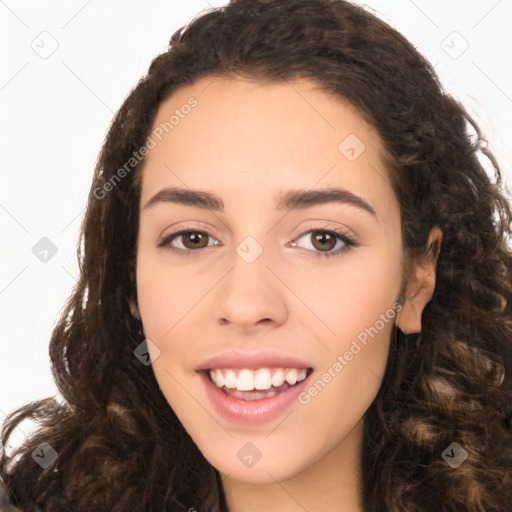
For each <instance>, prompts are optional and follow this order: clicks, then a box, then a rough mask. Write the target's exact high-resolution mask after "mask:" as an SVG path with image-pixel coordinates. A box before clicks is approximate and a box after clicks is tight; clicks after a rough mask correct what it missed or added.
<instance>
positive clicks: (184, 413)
mask: <svg viewBox="0 0 512 512" xmlns="http://www.w3.org/2000/svg"><path fill="white" fill-rule="evenodd" d="M191 98H192V99H191ZM186 105H189V107H186ZM190 105H193V106H190ZM172 116H174V118H172ZM171 118H172V120H171V121H170V122H169V120H170V119H171ZM165 123H167V125H165ZM162 127H166V129H163V128H162ZM152 139H153V141H154V144H152V146H153V147H152V149H151V150H150V151H149V154H148V155H147V157H146V161H145V165H144V169H143V174H142V195H141V203H140V226H139V238H138V249H137V294H138V305H139V312H140V315H141V318H142V322H143V326H144V333H145V336H146V338H147V339H148V340H150V342H148V345H149V349H150V354H151V357H152V360H153V363H152V367H153V371H154V373H155V376H156V379H157V381H158V384H159V386H160V388H161V390H162V392H163V394H164V395H165V397H166V398H167V400H168V402H169V405H170V406H171V407H172V408H173V410H174V411H175V413H176V414H177V416H178V417H179V419H180V421H181V422H182V424H183V425H184V427H185V428H186V430H187V431H188V432H189V434H190V435H191V437H192V438H193V440H194V441H195V443H196V444H197V445H198V447H199V449H200V450H201V451H202V452H203V454H204V456H205V457H206V458H207V459H208V461H209V462H210V463H211V464H212V465H213V466H214V467H216V468H217V469H218V470H219V471H220V472H221V473H222V474H223V475H229V476H230V478H234V479H238V480H241V481H245V482H255V483H256V482H258V483H263V482H270V481H271V480H274V479H275V480H284V479H287V478H290V477H293V476H294V475H298V474H300V473H302V472H304V471H308V470H312V469H313V468H315V467H319V466H320V465H322V464H329V463H333V464H334V463H336V464H340V463H342V462H343V463H347V464H351V463H355V461H356V459H357V457H358V456H359V453H360V452H359V449H360V445H361V433H362V426H363V420H362V418H363V415H364V413H365V411H366V410H367V409H368V407H369V405H370V404H371V402H372V400H373V399H374V398H375V396H376V394H377V391H378V389H379V386H380V384H381V380H382V376H383V373H384V368H385V365H386V361H387V356H388V349H389V345H390V335H391V332H392V326H393V323H394V321H395V316H396V313H397V311H398V310H399V309H400V308H401V306H400V305H398V304H397V298H398V296H399V292H400V288H401V280H402V264H403V254H402V239H401V230H400V213H399V205H398V202H397V199H396V197H395V195H394V193H393V190H392V188H391V186H390V184H389V181H388V178H387V174H386V170H385V169H384V166H383V163H382V161H381V155H382V154H383V153H382V151H383V148H382V146H381V143H380V140H379V137H378V135H377V133H376V132H375V130H374V129H373V128H372V127H371V126H370V125H368V124H367V123H366V122H365V121H363V119H362V118H361V117H360V116H359V115H358V113H357V112H356V111H355V110H354V109H353V108H352V107H351V106H350V104H348V103H347V102H345V101H344V100H342V99H340V98H338V97H334V96H332V95H329V94H327V93H325V92H322V91H321V90H320V89H319V88H318V87H317V85H316V84H314V83H313V82H309V81H306V80H304V81H295V82H290V83H279V84H256V83H253V82H249V81H243V80H237V79H232V80H228V79H215V80H213V81H212V79H211V78H208V79H202V80H200V81H197V82H196V83H194V84H193V85H190V86H187V87H184V88H182V89H180V90H179V91H177V92H175V93H174V94H173V95H172V96H171V97H170V98H168V99H167V100H166V101H165V102H163V103H162V104H161V106H160V109H159V111H158V114H157V118H156V120H155V123H154V126H153V132H152ZM329 191H330V193H329ZM214 381H215V382H214ZM329 461H331V462H329Z"/></svg>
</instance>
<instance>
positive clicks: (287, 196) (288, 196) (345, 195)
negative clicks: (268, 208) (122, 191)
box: [143, 187, 377, 217]
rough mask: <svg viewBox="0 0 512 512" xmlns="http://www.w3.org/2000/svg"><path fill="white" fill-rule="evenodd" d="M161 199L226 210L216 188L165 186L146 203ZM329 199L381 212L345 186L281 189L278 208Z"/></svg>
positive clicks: (292, 208) (331, 201) (324, 201)
mask: <svg viewBox="0 0 512 512" xmlns="http://www.w3.org/2000/svg"><path fill="white" fill-rule="evenodd" d="M158 203H175V204H182V205H187V206H196V207H198V208H203V209H205V210H212V211H218V212H224V202H223V201H222V198H221V197H219V196H218V195H217V194H215V193H213V192H206V191H204V190H193V189H187V188H177V187H173V188H164V189H162V190H160V191H159V192H157V193H156V194H155V195H154V196H153V197H152V198H151V199H150V200H149V201H148V202H147V203H146V204H145V206H144V208H143V209H147V208H150V207H151V206H154V205H155V204H158ZM326 203H343V204H350V205H353V206H357V207H359V208H361V209H363V210H365V211H367V212H368V213H371V214H372V215H374V216H375V217H377V214H376V213H375V210H374V209H373V207H372V206H371V205H370V204H369V203H368V201H366V200H365V199H363V198H362V197H359V196H357V195H355V194H353V193H352V192H350V191H348V190H345V189H342V188H325V189H317V190H301V189H299V190H289V191H287V192H280V193H279V194H278V197H277V202H276V208H277V209H278V210H285V209H286V210H299V209H301V208H311V207H312V206H316V205H321V204H326Z"/></svg>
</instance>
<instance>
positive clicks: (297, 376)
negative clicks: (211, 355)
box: [205, 368, 313, 401]
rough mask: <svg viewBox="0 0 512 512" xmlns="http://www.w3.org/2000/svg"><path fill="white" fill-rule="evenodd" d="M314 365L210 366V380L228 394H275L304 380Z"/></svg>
mask: <svg viewBox="0 0 512 512" xmlns="http://www.w3.org/2000/svg"><path fill="white" fill-rule="evenodd" d="M312 371H313V369H312V368H258V369H255V370H254V369H249V368H244V369H236V368H216V369H213V368H211V369H207V370H205V373H206V375H207V377H208V379H209V381H210V382H211V383H212V384H214V385H215V386H216V387H217V388H219V389H220V390H221V391H222V392H223V393H225V394H226V395H228V396H230V397H233V398H236V399H238V400H245V401H254V400H263V399H265V398H272V397H274V396H276V395H278V394H280V393H284V392H286V391H287V390H288V389H290V388H292V387H294V386H296V385H297V384H300V383H301V382H302V381H304V380H305V379H306V378H307V377H308V376H309V375H310V374H311V372H312Z"/></svg>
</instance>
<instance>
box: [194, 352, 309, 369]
mask: <svg viewBox="0 0 512 512" xmlns="http://www.w3.org/2000/svg"><path fill="white" fill-rule="evenodd" d="M214 368H239V369H243V368H247V369H253V370H256V369H258V368H311V365H310V364H308V363H307V362H305V361H304V360H303V359H301V358H299V357H294V356H289V355H287V354H279V353H276V352H270V351H266V352H263V351H259V352H242V351H231V352H222V353H220V354H216V355H214V356H211V357H209V358H208V359H205V360H204V361H203V362H202V363H201V364H200V365H199V366H198V367H197V368H196V370H198V371H199V370H210V369H214Z"/></svg>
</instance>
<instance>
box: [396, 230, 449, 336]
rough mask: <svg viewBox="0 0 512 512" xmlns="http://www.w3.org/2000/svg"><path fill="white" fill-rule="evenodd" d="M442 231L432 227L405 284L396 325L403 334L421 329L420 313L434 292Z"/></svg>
mask: <svg viewBox="0 0 512 512" xmlns="http://www.w3.org/2000/svg"><path fill="white" fill-rule="evenodd" d="M442 239H443V233H442V232H441V230H440V229H439V228H432V229H431V230H430V233H429V237H428V242H427V247H428V250H427V254H426V255H425V257H424V258H423V260H422V261H421V262H419V263H416V264H414V267H413V269H412V271H411V272H410V276H409V281H408V283H407V284H406V289H405V294H404V297H405V298H404V300H403V304H402V309H401V310H400V311H399V312H398V313H397V317H396V326H397V327H398V328H399V329H400V330H401V331H402V332H403V333H404V334H412V333H416V332H420V331H421V315H422V313H423V309H424V308H425V306H426V305H427V304H428V302H429V301H430V299H431V298H432V295H433V293H434V288H435V286H436V266H437V258H438V256H439V253H440V251H441V242H442Z"/></svg>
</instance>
